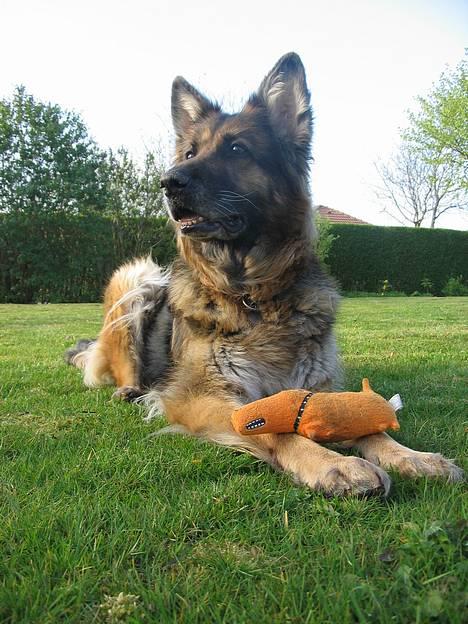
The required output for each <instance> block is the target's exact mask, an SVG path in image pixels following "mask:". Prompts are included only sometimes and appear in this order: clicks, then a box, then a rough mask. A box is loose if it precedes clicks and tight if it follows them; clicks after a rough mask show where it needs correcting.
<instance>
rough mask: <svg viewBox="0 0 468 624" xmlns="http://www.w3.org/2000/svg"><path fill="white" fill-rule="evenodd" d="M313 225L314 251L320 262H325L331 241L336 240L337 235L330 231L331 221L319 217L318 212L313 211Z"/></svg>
mask: <svg viewBox="0 0 468 624" xmlns="http://www.w3.org/2000/svg"><path fill="white" fill-rule="evenodd" d="M315 227H316V228H317V238H316V241H315V253H316V254H317V257H318V259H319V260H320V261H321V262H323V263H324V264H327V259H328V256H329V254H330V250H331V247H332V245H333V241H334V240H336V239H337V238H338V236H336V235H335V234H333V232H332V231H331V230H332V224H331V222H330V221H328V219H324V218H323V217H321V216H320V215H319V213H318V212H316V213H315Z"/></svg>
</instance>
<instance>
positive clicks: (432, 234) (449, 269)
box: [328, 223, 468, 295]
mask: <svg viewBox="0 0 468 624" xmlns="http://www.w3.org/2000/svg"><path fill="white" fill-rule="evenodd" d="M331 232H332V233H333V234H335V235H336V236H338V238H337V239H335V240H334V241H333V243H332V245H331V249H330V253H329V255H328V265H329V268H330V272H331V273H332V275H333V276H335V277H336V279H337V280H338V281H339V283H340V285H341V287H342V289H343V290H344V291H361V290H362V291H367V292H374V293H380V292H382V284H383V281H384V280H388V282H389V283H390V284H391V285H392V289H393V290H394V291H401V292H404V293H406V294H408V295H410V294H411V293H413V292H415V291H417V290H419V289H420V288H421V282H422V281H423V280H425V283H426V284H427V283H428V281H430V283H431V284H432V293H433V294H436V295H440V294H442V289H443V288H444V285H445V284H446V283H447V280H448V279H449V278H450V277H452V276H453V275H454V274H455V275H457V274H463V275H467V274H468V256H467V254H466V248H467V245H468V233H467V232H459V231H456V230H441V229H425V228H405V227H380V226H373V225H354V224H341V223H340V224H333V226H332V228H331ZM426 280H428V281H426Z"/></svg>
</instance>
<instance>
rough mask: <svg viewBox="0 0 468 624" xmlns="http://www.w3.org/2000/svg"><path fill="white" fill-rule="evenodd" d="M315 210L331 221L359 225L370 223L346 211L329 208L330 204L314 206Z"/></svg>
mask: <svg viewBox="0 0 468 624" xmlns="http://www.w3.org/2000/svg"><path fill="white" fill-rule="evenodd" d="M314 210H315V211H316V213H317V214H318V215H320V216H321V217H322V218H323V219H326V220H327V221H330V222H331V223H355V224H357V225H370V223H367V221H362V219H358V218H357V217H352V216H351V215H349V214H346V213H345V212H340V211H339V210H334V209H333V208H329V207H328V206H314Z"/></svg>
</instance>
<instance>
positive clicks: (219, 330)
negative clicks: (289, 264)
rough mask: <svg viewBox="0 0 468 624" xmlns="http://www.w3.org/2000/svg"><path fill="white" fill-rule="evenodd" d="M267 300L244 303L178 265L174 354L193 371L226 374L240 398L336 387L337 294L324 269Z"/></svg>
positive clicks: (215, 375) (172, 287)
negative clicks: (253, 306)
mask: <svg viewBox="0 0 468 624" xmlns="http://www.w3.org/2000/svg"><path fill="white" fill-rule="evenodd" d="M321 277H323V278H324V279H323V283H322V284H321V283H320V280H319V281H318V284H317V276H316V275H314V276H313V281H314V283H315V284H314V287H313V288H311V287H310V285H309V279H308V276H307V275H303V276H302V278H301V279H300V280H299V281H298V283H297V284H295V285H294V287H292V288H290V289H288V291H287V292H285V293H282V294H281V295H280V296H277V297H274V298H272V299H271V300H269V301H257V302H256V306H257V309H256V310H249V309H248V308H246V307H245V305H244V303H243V301H242V296H240V297H238V298H233V297H228V296H224V295H221V294H219V293H214V292H213V291H210V290H209V289H207V288H205V287H203V286H202V285H201V284H200V283H196V282H195V283H194V280H193V274H189V273H188V272H185V271H176V272H175V273H174V274H173V275H172V279H171V285H170V289H169V292H170V295H169V299H170V304H171V308H172V310H173V313H174V327H173V340H172V356H173V360H174V363H175V365H176V367H177V368H182V369H184V368H185V369H186V370H187V375H190V376H193V375H194V374H195V375H198V376H204V377H206V378H208V379H210V380H212V381H214V380H216V381H217V382H220V381H221V382H222V383H223V384H224V385H225V386H226V389H228V390H229V391H230V392H234V393H235V394H236V395H237V396H238V397H239V398H240V399H241V400H245V401H253V400H256V399H259V398H261V397H264V396H268V395H270V394H273V393H275V392H279V391H280V390H284V389H288V388H297V387H304V388H311V389H314V390H319V389H322V390H325V389H330V388H331V386H332V383H333V381H334V380H335V379H336V377H337V353H336V345H335V339H334V335H333V331H332V325H333V321H334V315H335V307H336V302H337V301H336V300H337V298H336V294H335V291H334V289H333V288H332V287H331V285H330V284H329V283H327V279H326V278H325V276H321Z"/></svg>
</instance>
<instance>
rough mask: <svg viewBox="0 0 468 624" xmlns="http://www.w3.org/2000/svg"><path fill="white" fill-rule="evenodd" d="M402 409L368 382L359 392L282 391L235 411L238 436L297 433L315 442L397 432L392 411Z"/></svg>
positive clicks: (365, 382)
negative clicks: (393, 430) (378, 392)
mask: <svg viewBox="0 0 468 624" xmlns="http://www.w3.org/2000/svg"><path fill="white" fill-rule="evenodd" d="M402 407H403V404H402V402H401V399H400V396H399V395H398V394H397V395H395V396H394V397H392V398H391V399H390V401H386V400H385V399H384V398H383V397H382V396H380V394H377V393H376V392H374V391H373V390H372V389H371V387H370V385H369V380H368V379H363V380H362V392H317V393H315V394H314V393H313V392H309V391H308V390H284V391H283V392H279V393H278V394H274V395H273V396H270V397H267V398H266V399H260V400H259V401H254V402H253V403H248V404H247V405H244V406H243V407H241V408H239V409H237V410H234V412H233V414H232V417H231V418H232V424H233V426H234V429H235V430H236V431H237V433H241V434H243V435H252V434H259V433H292V432H296V433H298V434H299V435H302V436H304V437H306V438H310V439H311V440H315V441H316V442H342V441H344V440H352V439H353V438H360V437H362V436H365V435H370V434H372V433H380V432H381V431H385V430H386V429H399V428H400V425H399V424H398V421H397V419H396V416H395V412H396V411H397V410H399V409H401V408H402Z"/></svg>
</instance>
